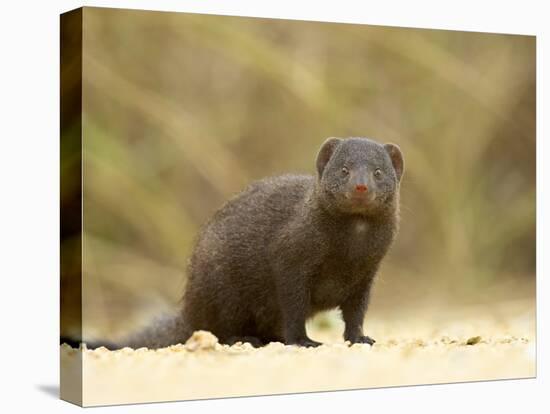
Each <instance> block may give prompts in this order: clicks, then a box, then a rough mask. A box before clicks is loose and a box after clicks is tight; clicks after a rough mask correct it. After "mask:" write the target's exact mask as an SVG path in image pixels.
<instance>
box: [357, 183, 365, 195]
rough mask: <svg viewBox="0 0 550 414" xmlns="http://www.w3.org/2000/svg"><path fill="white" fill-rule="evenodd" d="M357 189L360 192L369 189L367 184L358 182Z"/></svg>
mask: <svg viewBox="0 0 550 414" xmlns="http://www.w3.org/2000/svg"><path fill="white" fill-rule="evenodd" d="M355 191H357V192H358V193H365V192H366V191H367V186H366V185H365V184H357V185H356V186H355Z"/></svg>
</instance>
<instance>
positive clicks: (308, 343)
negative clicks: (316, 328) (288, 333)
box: [289, 338, 323, 348]
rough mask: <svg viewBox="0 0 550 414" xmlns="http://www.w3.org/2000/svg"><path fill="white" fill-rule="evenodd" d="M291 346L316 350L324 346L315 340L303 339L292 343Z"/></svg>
mask: <svg viewBox="0 0 550 414" xmlns="http://www.w3.org/2000/svg"><path fill="white" fill-rule="evenodd" d="M289 345H298V346H305V347H307V348H315V347H317V346H320V345H323V344H322V343H321V342H317V341H314V340H313V339H309V338H303V339H298V340H296V341H292V342H291V343H289Z"/></svg>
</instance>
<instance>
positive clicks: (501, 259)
mask: <svg viewBox="0 0 550 414" xmlns="http://www.w3.org/2000/svg"><path fill="white" fill-rule="evenodd" d="M83 67H84V73H83V82H84V86H83V106H84V127H83V139H84V161H83V162H84V177H85V179H84V227H85V241H84V249H85V250H84V252H85V253H84V258H83V265H84V272H85V279H84V294H85V301H84V304H85V309H86V311H85V312H88V313H86V314H87V315H90V318H91V319H94V318H95V319H98V318H101V317H102V315H103V317H104V318H111V319H113V318H114V316H112V315H114V314H117V315H118V314H120V315H125V314H126V312H129V313H132V312H137V311H138V310H139V309H141V308H143V302H147V301H148V299H147V298H153V299H151V301H152V302H154V300H155V299H154V298H155V297H157V296H158V297H159V298H160V299H159V301H160V302H163V301H164V302H165V303H174V302H175V301H176V300H177V298H178V297H179V295H180V294H181V290H182V288H183V285H184V280H185V264H186V261H187V259H188V257H189V254H190V250H191V248H192V243H193V240H194V237H195V236H196V234H197V232H198V229H199V226H200V225H201V224H202V223H204V222H205V220H207V218H208V217H209V216H210V215H211V214H212V213H213V212H214V211H215V210H216V209H217V208H218V207H219V206H220V205H221V204H222V203H223V202H224V201H225V200H226V199H227V198H228V197H230V196H231V195H232V194H234V193H236V192H238V191H240V190H241V189H242V188H243V187H244V186H245V185H246V184H247V183H249V182H250V181H252V180H254V179H257V178H260V177H264V176H267V175H274V174H279V173H284V172H297V173H301V172H308V173H313V171H314V168H313V165H314V158H315V154H316V151H317V149H318V147H319V145H320V144H321V143H322V141H323V140H324V139H325V138H326V137H328V136H368V137H373V138H376V139H377V140H380V141H384V142H389V141H392V142H395V143H397V144H399V145H400V146H401V147H402V149H403V152H404V154H405V159H406V174H405V177H404V181H403V183H402V197H401V199H402V225H401V233H400V236H399V239H398V241H397V243H396V245H395V247H394V249H393V250H392V252H391V254H390V257H389V258H388V259H387V260H386V263H385V265H384V267H383V269H382V270H383V271H382V280H383V281H382V282H381V287H380V288H379V289H378V290H377V294H378V295H381V296H382V297H383V298H382V299H384V298H386V297H387V298H388V299H393V300H397V299H396V297H399V295H400V294H404V292H409V294H411V295H413V296H415V295H416V296H415V297H416V299H417V300H422V299H423V298H424V297H425V295H426V288H425V287H426V286H429V288H430V290H431V291H432V294H433V295H441V296H445V295H449V294H452V295H455V296H457V297H458V298H461V299H463V300H474V299H475V298H478V299H480V300H488V299H489V298H490V297H491V295H492V294H493V293H495V292H496V291H497V290H498V291H501V290H502V287H503V286H511V287H510V288H509V289H507V290H506V293H505V295H504V296H510V297H515V296H517V295H522V294H524V290H522V289H518V288H517V286H527V287H528V288H527V294H529V295H531V296H532V297H533V299H534V290H533V289H532V286H533V283H534V274H535V38H534V37H528V36H512V35H498V34H484V33H466V32H453V31H437V30H420V29H404V28H389V27H376V26H366V25H365V26H363V25H345V24H333V23H317V22H301V21H287V20H272V19H252V18H239V17H223V16H206V15H193V14H182V13H162V12H142V11H129V10H116V9H95V8H85V11H84V54H83ZM510 281H512V282H510ZM86 284H88V286H89V289H86ZM411 292H412V293H411ZM375 295H376V294H375ZM105 297H110V298H111V299H109V300H107V301H106V300H105V299H99V298H105ZM128 297H131V298H134V299H131V300H128ZM379 297H380V296H379ZM123 298H125V299H123ZM152 302H150V303H152ZM117 312H118V313H117Z"/></svg>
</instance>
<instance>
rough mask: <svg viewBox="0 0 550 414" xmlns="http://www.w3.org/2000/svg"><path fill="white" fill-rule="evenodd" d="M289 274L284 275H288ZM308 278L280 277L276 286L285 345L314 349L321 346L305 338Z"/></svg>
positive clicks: (308, 301) (308, 303)
mask: <svg viewBox="0 0 550 414" xmlns="http://www.w3.org/2000/svg"><path fill="white" fill-rule="evenodd" d="M289 274H291V273H286V275H289ZM307 280H308V277H307V276H306V275H299V276H298V277H295V278H292V280H291V278H290V277H288V276H286V277H285V276H282V275H281V277H280V279H279V281H280V283H278V286H277V291H278V299H279V304H280V308H281V311H282V315H281V316H282V327H283V335H284V339H285V343H286V344H287V345H300V346H307V347H316V346H319V345H322V344H321V343H320V342H317V341H314V340H313V339H311V338H309V337H308V336H307V332H306V319H307V315H308V310H309V307H310V297H309V293H308V292H309V291H308V288H307Z"/></svg>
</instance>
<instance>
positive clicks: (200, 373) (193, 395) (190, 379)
mask: <svg viewBox="0 0 550 414" xmlns="http://www.w3.org/2000/svg"><path fill="white" fill-rule="evenodd" d="M365 328H366V333H367V334H369V335H370V336H372V337H373V338H375V339H377V342H376V344H375V345H374V346H373V347H370V346H368V345H353V346H351V347H350V346H348V345H347V344H345V343H344V342H343V340H342V339H341V332H342V330H343V324H342V322H341V321H340V319H339V316H338V314H337V313H332V314H329V315H328V316H324V319H323V320H322V321H320V322H319V321H316V323H311V324H310V325H309V326H308V331H309V333H310V336H312V337H313V338H314V339H317V340H321V341H323V342H325V343H326V345H323V346H321V347H319V348H309V349H306V348H299V347H295V346H284V345H283V344H280V343H273V344H270V345H268V346H266V347H264V348H260V349H255V348H252V347H251V346H250V345H249V344H246V343H245V344H236V345H233V346H231V347H229V346H225V345H220V344H218V343H217V339H216V338H215V337H213V336H212V335H211V334H209V333H197V334H196V335H195V337H194V338H191V339H190V340H189V341H188V342H187V343H186V344H185V345H182V344H179V345H175V346H172V347H169V348H164V349H159V350H147V349H145V348H142V349H137V350H132V349H129V348H125V349H123V350H119V351H114V352H111V351H108V350H106V349H105V348H100V349H97V350H86V349H84V350H74V349H72V348H70V347H68V346H66V345H63V346H62V347H61V366H62V370H63V372H64V373H65V374H66V375H67V377H70V376H71V375H73V376H74V380H73V381H65V383H64V386H63V387H62V390H61V391H62V395H64V396H65V398H67V397H69V396H70V395H75V393H76V394H78V392H79V387H80V382H79V380H78V379H77V377H78V375H79V374H78V373H79V370H80V366H82V372H83V375H82V389H83V394H82V403H83V405H86V406H92V405H107V404H123V403H136V402H151V401H169V400H182V399H201V398H214V397H230V396H242V395H265V394H279V393H291V392H306V391H323V390H338V389H357V388H371V387H388V386H399V385H412V384H434V383H448V382H460V381H478V380H495V379H505V378H526V377H533V376H535V375H536V348H535V314H534V304H533V303H532V302H531V301H515V302H506V303H500V304H497V305H491V306H484V307H475V306H470V307H468V308H467V309H464V308H460V309H455V310H446V311H445V312H441V308H433V307H431V308H430V307H425V308H423V309H419V308H417V309H415V312H414V313H411V314H407V315H404V314H403V312H401V313H399V314H394V315H384V318H383V319H372V320H371V319H369V318H367V321H366V325H365Z"/></svg>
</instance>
